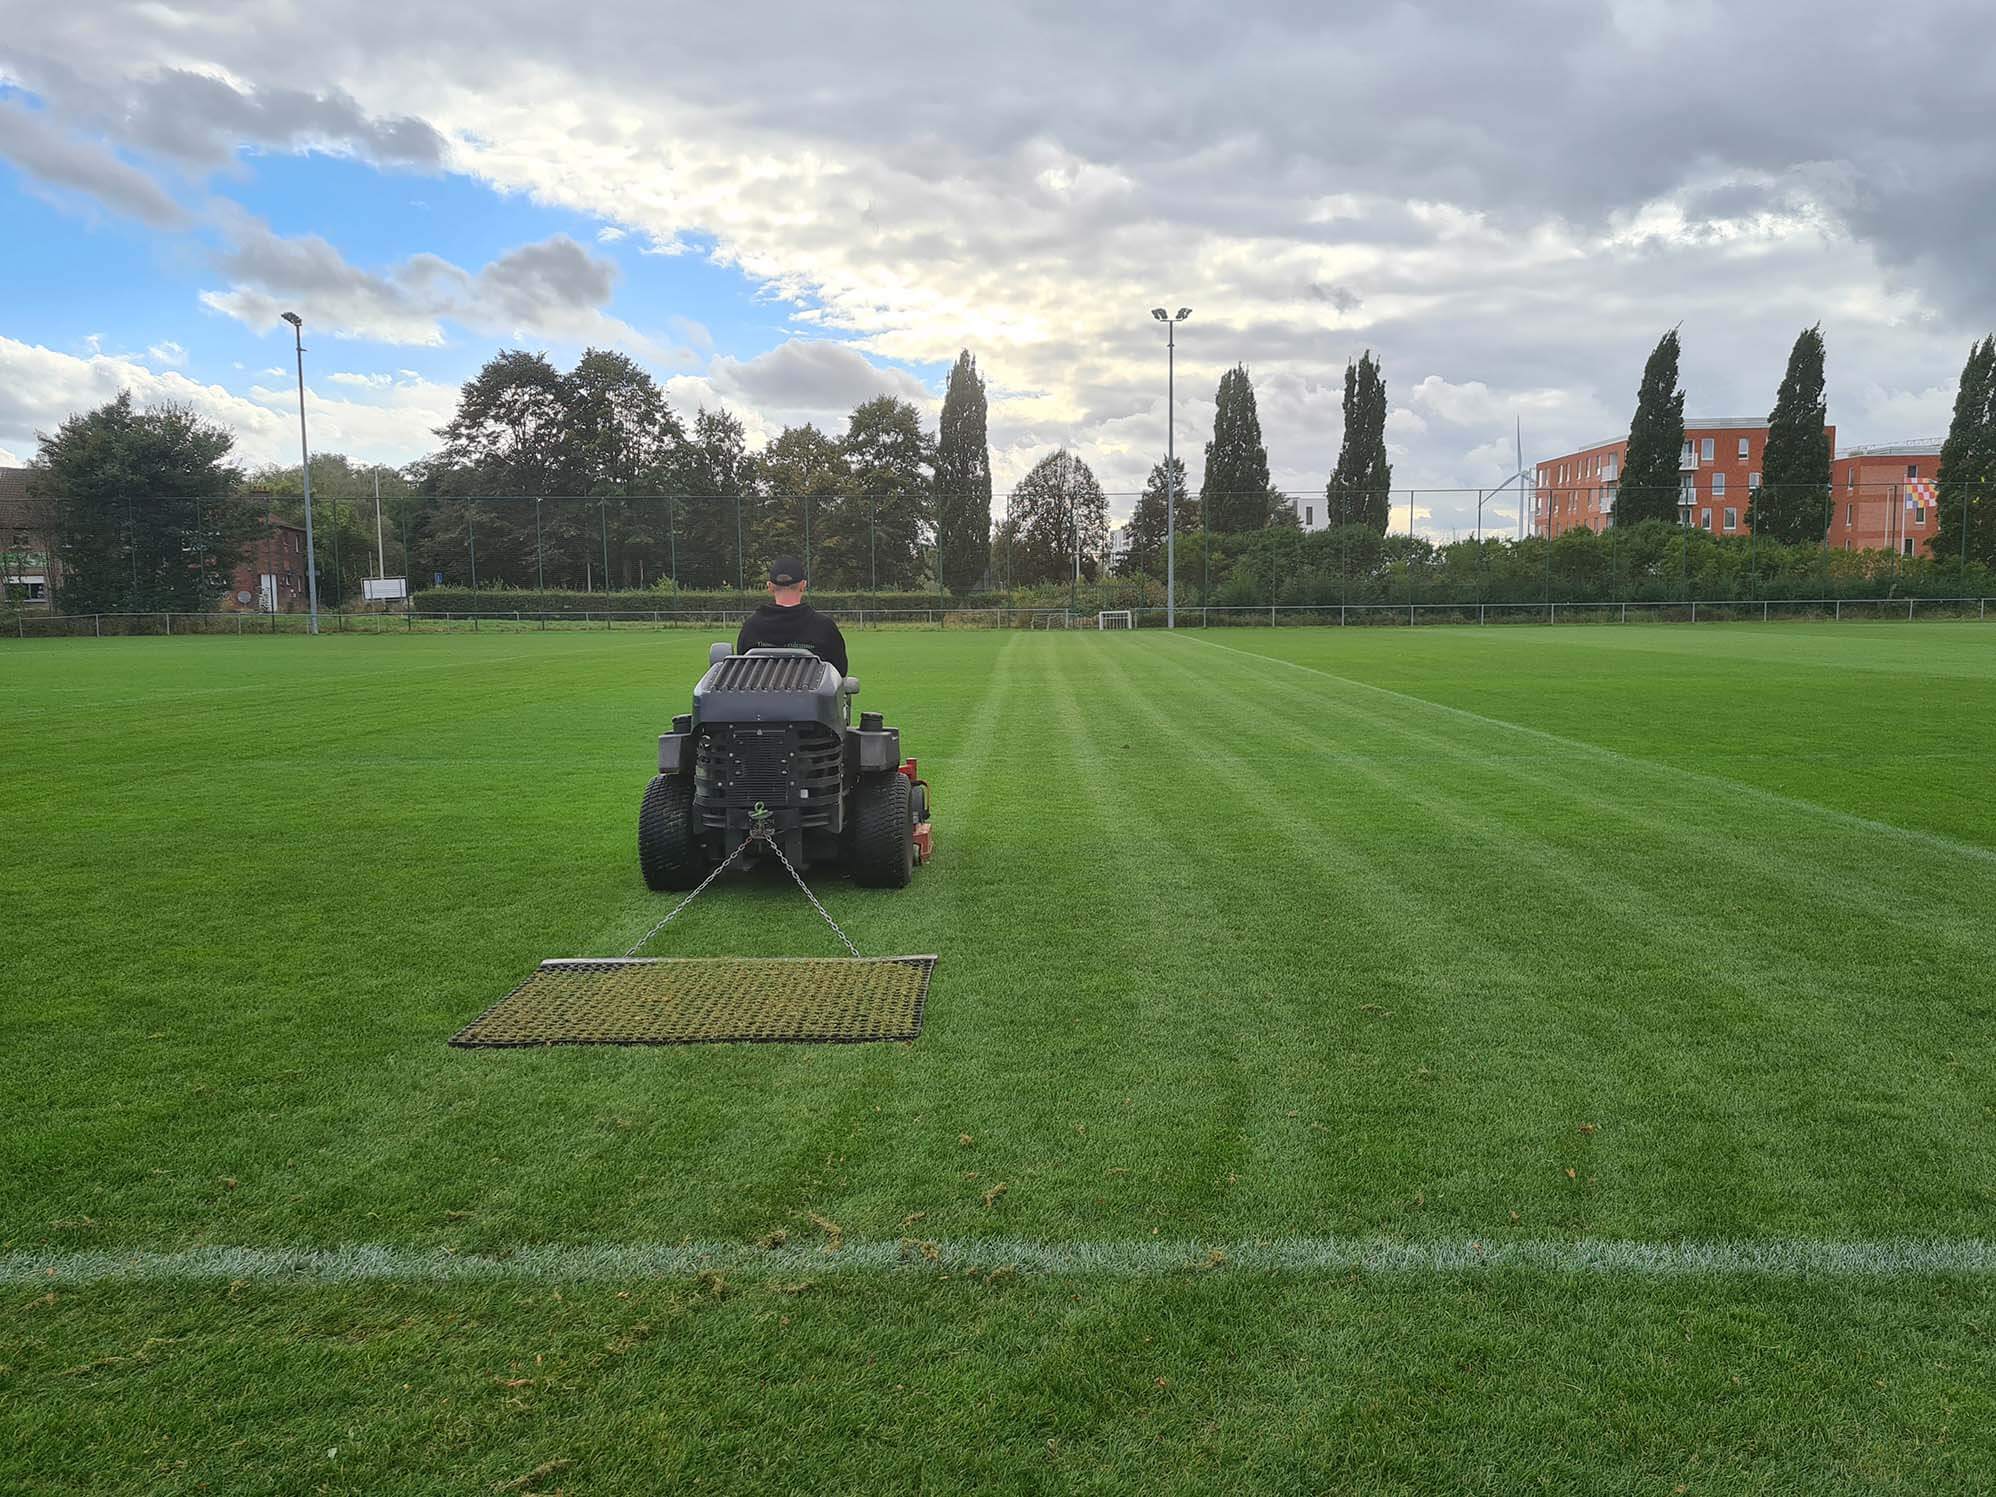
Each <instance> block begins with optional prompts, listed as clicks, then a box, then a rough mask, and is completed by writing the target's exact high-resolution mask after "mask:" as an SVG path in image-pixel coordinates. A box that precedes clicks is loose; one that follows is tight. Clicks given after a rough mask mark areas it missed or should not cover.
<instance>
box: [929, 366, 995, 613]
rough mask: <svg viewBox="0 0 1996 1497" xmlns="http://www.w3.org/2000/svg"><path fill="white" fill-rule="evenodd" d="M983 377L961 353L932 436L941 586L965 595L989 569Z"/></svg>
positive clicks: (988, 457) (988, 458)
mask: <svg viewBox="0 0 1996 1497" xmlns="http://www.w3.org/2000/svg"><path fill="white" fill-rule="evenodd" d="M985 419H986V407H985V400H984V376H983V375H981V374H979V373H978V372H977V360H976V359H974V358H972V357H971V356H970V350H969V349H967V348H966V349H965V350H963V352H961V353H960V354H958V355H957V359H956V363H955V364H954V365H953V366H952V367H951V368H950V372H949V387H948V389H947V390H946V391H945V392H944V395H943V414H942V424H941V428H940V429H939V431H938V432H937V435H936V523H937V525H938V526H939V527H940V531H941V534H940V537H939V542H940V545H941V549H942V559H943V584H944V586H946V587H947V588H948V589H949V590H950V591H951V592H957V593H963V592H969V591H971V590H972V589H973V588H975V587H977V586H978V584H979V583H981V582H983V580H984V576H985V573H986V572H988V571H989V570H990V569H991V446H990V442H989V440H988V438H987V436H986V434H985Z"/></svg>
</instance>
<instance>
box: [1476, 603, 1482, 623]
mask: <svg viewBox="0 0 1996 1497" xmlns="http://www.w3.org/2000/svg"><path fill="white" fill-rule="evenodd" d="M1476 622H1477V623H1479V624H1480V623H1482V622H1483V605H1482V604H1481V603H1478V604H1477V605H1476Z"/></svg>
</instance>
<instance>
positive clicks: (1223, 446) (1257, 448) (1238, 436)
mask: <svg viewBox="0 0 1996 1497" xmlns="http://www.w3.org/2000/svg"><path fill="white" fill-rule="evenodd" d="M1215 401H1216V404H1217V407H1218V408H1217V409H1216V410H1215V411H1214V413H1213V440H1212V441H1210V442H1208V443H1207V444H1206V476H1205V479H1204V481H1203V482H1202V483H1201V484H1200V486H1199V502H1200V503H1201V504H1202V505H1204V506H1205V514H1206V523H1207V525H1208V527H1209V528H1211V529H1213V530H1218V531H1238V530H1260V529H1262V528H1264V527H1265V526H1266V525H1267V524H1268V449H1267V448H1266V447H1264V446H1262V444H1261V417H1260V416H1259V415H1258V414H1257V413H1256V411H1255V406H1254V385H1253V383H1252V382H1251V381H1250V380H1249V379H1248V372H1247V368H1246V366H1245V365H1242V364H1236V365H1234V367H1233V368H1231V369H1229V370H1228V371H1227V372H1226V373H1225V374H1223V375H1221V376H1220V389H1219V393H1218V395H1217V396H1216V397H1215Z"/></svg>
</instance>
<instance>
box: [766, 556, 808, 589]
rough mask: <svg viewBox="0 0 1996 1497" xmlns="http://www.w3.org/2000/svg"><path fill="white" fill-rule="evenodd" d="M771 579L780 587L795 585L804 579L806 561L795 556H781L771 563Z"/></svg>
mask: <svg viewBox="0 0 1996 1497" xmlns="http://www.w3.org/2000/svg"><path fill="white" fill-rule="evenodd" d="M769 580H770V581H771V582H774V583H775V584H776V585H777V586H778V587H795V586H796V585H797V584H798V583H800V582H802V581H803V580H804V563H803V562H801V561H799V560H798V559H797V558H796V557H794V556H779V557H777V558H776V560H774V561H772V562H771V563H770V564H769Z"/></svg>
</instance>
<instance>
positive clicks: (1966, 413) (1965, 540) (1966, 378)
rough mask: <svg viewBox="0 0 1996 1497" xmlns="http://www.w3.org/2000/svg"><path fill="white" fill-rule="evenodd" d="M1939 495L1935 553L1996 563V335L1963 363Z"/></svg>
mask: <svg viewBox="0 0 1996 1497" xmlns="http://www.w3.org/2000/svg"><path fill="white" fill-rule="evenodd" d="M1937 495H1938V497H1937V500H1936V502H1937V503H1938V504H1939V506H1940V522H1941V528H1940V534H1939V535H1937V536H1935V537H1934V542H1933V550H1934V554H1935V555H1936V556H1956V557H1961V558H1963V559H1964V560H1966V561H1979V562H1982V563H1984V564H1985V565H1996V336H1992V337H1988V338H1984V339H1983V340H1982V341H1981V342H1980V343H1977V344H1975V345H1974V346H1973V347H1972V348H1970V349H1969V351H1968V362H1967V363H1965V364H1964V365H1962V367H1961V383H1960V384H1959V385H1958V386H1956V387H1955V396H1954V418H1953V419H1952V420H1951V421H1950V422H1949V423H1948V431H1947V440H1946V441H1944V442H1943V443H1941V468H1940V479H1939V483H1938V486H1937ZM1964 508H1965V511H1966V512H1965V514H1964ZM1964 520H1965V521H1966V528H1965V529H1964Z"/></svg>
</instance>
